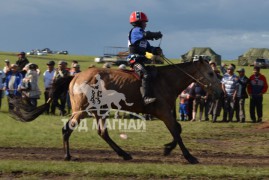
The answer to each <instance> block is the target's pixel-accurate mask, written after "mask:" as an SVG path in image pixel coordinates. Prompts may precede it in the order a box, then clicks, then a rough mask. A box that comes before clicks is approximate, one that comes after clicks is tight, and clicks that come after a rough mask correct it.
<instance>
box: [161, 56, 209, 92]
mask: <svg viewBox="0 0 269 180" xmlns="http://www.w3.org/2000/svg"><path fill="white" fill-rule="evenodd" d="M161 57H162V58H163V59H164V60H165V62H167V64H169V65H173V66H174V67H175V68H176V69H177V70H179V71H181V72H183V73H184V74H186V75H187V76H189V77H190V78H192V79H193V80H194V81H196V82H197V83H198V84H200V85H202V86H204V87H205V88H207V87H208V85H207V84H203V83H202V82H201V81H200V80H201V79H202V78H200V79H197V78H195V77H194V76H192V75H191V74H189V73H187V72H186V71H184V70H183V69H182V68H180V67H179V66H177V65H176V64H174V63H173V62H172V61H171V60H169V59H168V58H166V57H165V56H164V55H162V56H161Z"/></svg>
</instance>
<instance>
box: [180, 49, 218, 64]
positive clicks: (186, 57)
mask: <svg viewBox="0 0 269 180" xmlns="http://www.w3.org/2000/svg"><path fill="white" fill-rule="evenodd" d="M195 55H206V56H209V57H210V59H211V60H212V61H215V62H216V63H217V65H220V64H221V56H220V55H218V54H217V53H215V51H213V50H212V49H211V48H210V47H194V48H192V49H191V50H190V51H188V52H187V53H185V54H183V55H181V58H182V61H183V62H188V61H191V60H192V58H193V57H194V56H195Z"/></svg>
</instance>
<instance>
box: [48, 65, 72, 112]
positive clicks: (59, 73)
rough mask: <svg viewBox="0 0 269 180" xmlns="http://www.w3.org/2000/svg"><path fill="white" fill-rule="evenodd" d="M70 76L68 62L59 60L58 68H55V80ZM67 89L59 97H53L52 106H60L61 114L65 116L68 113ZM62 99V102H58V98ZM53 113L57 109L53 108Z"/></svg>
mask: <svg viewBox="0 0 269 180" xmlns="http://www.w3.org/2000/svg"><path fill="white" fill-rule="evenodd" d="M67 76H69V70H67V63H66V62H64V61H59V63H58V69H56V70H55V73H54V75H53V82H56V81H57V80H58V79H60V78H64V77H67ZM66 94H67V93H66V91H63V93H62V94H61V95H60V96H59V97H54V99H53V102H52V103H53V106H52V107H58V108H59V110H60V115H61V116H64V115H65V113H66V110H65V104H66ZM59 99H60V102H61V103H60V104H59V103H58V100H59ZM51 114H55V109H52V111H51Z"/></svg>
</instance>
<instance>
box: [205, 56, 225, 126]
mask: <svg viewBox="0 0 269 180" xmlns="http://www.w3.org/2000/svg"><path fill="white" fill-rule="evenodd" d="M209 64H210V66H211V68H212V70H213V71H214V73H215V74H216V76H217V78H218V79H219V83H220V86H221V80H222V76H221V75H220V71H219V70H218V68H217V65H216V62H215V61H210V62H209ZM207 101H208V106H209V110H208V115H210V114H211V115H212V122H213V123H215V122H217V118H218V116H220V112H221V110H222V108H223V93H222V94H221V95H220V97H219V98H216V97H211V96H210V95H208V98H207Z"/></svg>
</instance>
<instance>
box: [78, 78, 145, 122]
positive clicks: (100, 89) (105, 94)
mask: <svg viewBox="0 0 269 180" xmlns="http://www.w3.org/2000/svg"><path fill="white" fill-rule="evenodd" d="M95 78H96V80H97V82H96V83H95V84H87V83H86V82H83V83H81V84H75V85H74V87H73V92H74V94H81V93H83V94H84V95H85V96H86V97H87V99H88V103H89V105H88V107H87V108H86V109H85V111H86V112H87V113H90V114H91V112H92V111H97V115H98V116H100V117H102V118H105V117H107V116H108V115H109V112H110V111H111V109H112V108H111V106H112V104H114V106H116V109H117V111H122V110H121V105H120V102H121V101H124V102H125V105H127V106H132V105H133V103H128V102H127V101H126V97H125V95H124V94H123V93H119V92H117V91H115V90H109V89H106V88H105V82H104V81H103V80H102V79H101V76H100V74H97V75H95ZM123 112H125V111H123ZM135 116H138V117H139V118H140V117H141V116H139V115H135ZM142 119H144V118H143V117H142Z"/></svg>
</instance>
